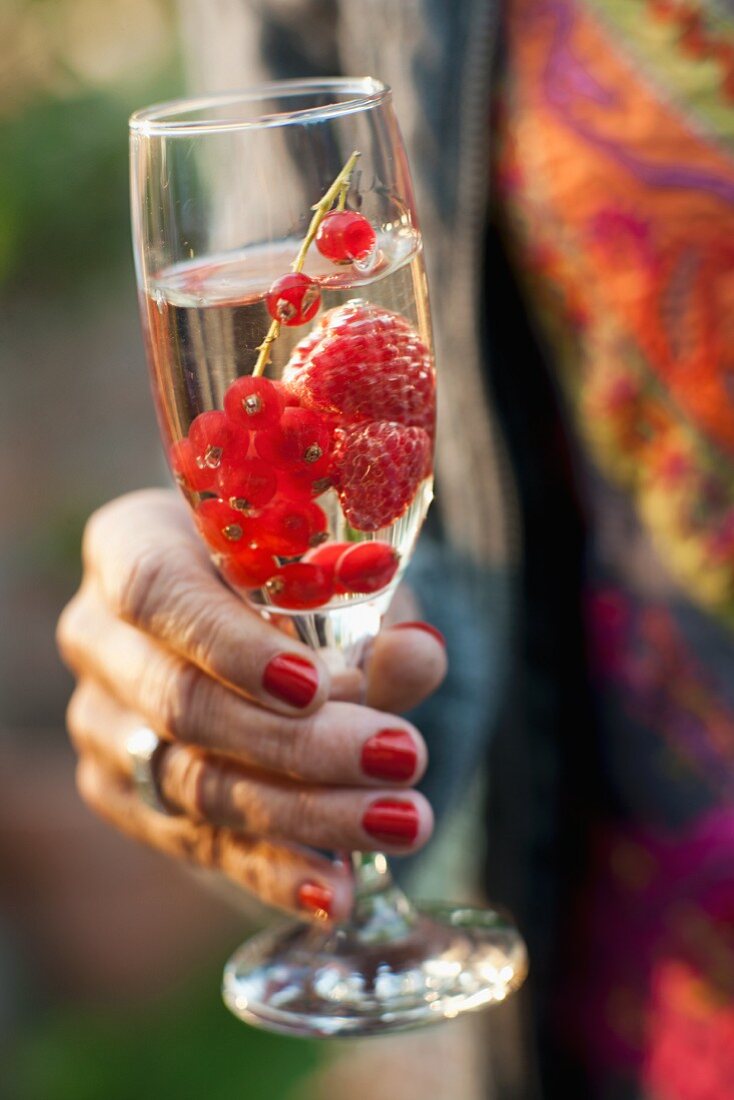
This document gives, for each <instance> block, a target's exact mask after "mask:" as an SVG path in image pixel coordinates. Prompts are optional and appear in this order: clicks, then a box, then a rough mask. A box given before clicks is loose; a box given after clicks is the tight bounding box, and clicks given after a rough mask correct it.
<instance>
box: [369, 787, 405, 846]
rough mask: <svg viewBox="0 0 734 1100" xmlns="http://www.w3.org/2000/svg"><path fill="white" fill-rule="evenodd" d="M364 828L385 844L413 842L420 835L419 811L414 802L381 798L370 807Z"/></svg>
mask: <svg viewBox="0 0 734 1100" xmlns="http://www.w3.org/2000/svg"><path fill="white" fill-rule="evenodd" d="M362 828H363V829H364V831H365V832H366V833H369V834H370V836H371V837H374V838H375V840H379V841H382V842H383V843H385V844H412V843H413V842H414V841H415V838H416V837H417V836H418V811H417V810H416V808H415V806H414V805H413V803H412V802H398V801H397V800H393V799H391V798H381V799H379V801H377V802H373V803H372V805H371V806H370V807H369V808H368V810H367V812H366V814H365V815H364V817H363V818H362Z"/></svg>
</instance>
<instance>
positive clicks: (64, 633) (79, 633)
mask: <svg viewBox="0 0 734 1100" xmlns="http://www.w3.org/2000/svg"><path fill="white" fill-rule="evenodd" d="M83 610H84V603H83V598H82V595H81V592H77V593H76V594H75V595H74V596H73V597H72V598H71V599H70V600H69V602H68V603H67V605H66V607H65V608H64V610H63V611H62V612H61V614H60V615H59V620H58V622H57V624H56V646H57V648H58V650H59V653H60V654H61V656H62V658H63V659H64V661H65V663H66V664H67V665H72V664H73V663H75V662H76V661H77V660H78V658H79V651H80V648H81V643H82V639H83V636H84V633H85V631H84V618H85V616H84V614H83Z"/></svg>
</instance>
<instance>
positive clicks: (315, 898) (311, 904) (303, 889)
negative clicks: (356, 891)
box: [298, 882, 334, 920]
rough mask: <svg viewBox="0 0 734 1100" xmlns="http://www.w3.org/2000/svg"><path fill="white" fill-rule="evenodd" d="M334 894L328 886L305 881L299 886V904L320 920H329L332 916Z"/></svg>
mask: <svg viewBox="0 0 734 1100" xmlns="http://www.w3.org/2000/svg"><path fill="white" fill-rule="evenodd" d="M333 901H334V895H333V894H332V892H331V890H330V889H329V887H328V886H320V885H319V883H318V882H303V883H301V885H300V886H299V887H298V905H299V906H300V908H301V909H305V910H306V911H307V912H308V913H310V914H311V915H312V916H315V917H318V919H319V920H327V919H328V918H329V917H330V916H331V906H332V903H333Z"/></svg>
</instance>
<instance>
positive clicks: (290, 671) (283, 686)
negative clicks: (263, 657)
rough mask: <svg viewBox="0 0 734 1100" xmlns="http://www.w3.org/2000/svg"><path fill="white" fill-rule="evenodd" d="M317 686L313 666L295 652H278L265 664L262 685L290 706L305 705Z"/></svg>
mask: <svg viewBox="0 0 734 1100" xmlns="http://www.w3.org/2000/svg"><path fill="white" fill-rule="evenodd" d="M318 686H319V674H318V672H317V671H316V668H315V666H314V665H312V664H311V662H310V661H307V660H306V658H305V657H298V656H296V654H295V653H280V654H278V656H277V657H273V659H272V660H271V661H269V662H268V664H267V665H266V666H265V672H264V674H263V687H264V688H265V690H266V691H267V692H269V693H270V694H271V695H274V696H275V698H276V699H282V701H283V702H284V703H289V704H290V705H291V706H292V707H307V706H308V704H309V703H310V702H311V700H312V699H313V697H314V695H315V694H316V689H317V688H318Z"/></svg>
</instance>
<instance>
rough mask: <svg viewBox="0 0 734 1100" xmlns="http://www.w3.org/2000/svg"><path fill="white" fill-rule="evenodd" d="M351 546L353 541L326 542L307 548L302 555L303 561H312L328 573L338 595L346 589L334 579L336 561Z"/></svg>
mask: <svg viewBox="0 0 734 1100" xmlns="http://www.w3.org/2000/svg"><path fill="white" fill-rule="evenodd" d="M353 546H354V543H353V542H327V543H325V544H324V545H323V546H317V547H316V549H315V550H309V552H308V553H307V554H304V556H303V560H304V561H307V562H313V564H314V565H318V566H320V567H321V568H322V569H323V570H324V572H325V573H327V574H328V575H329V577H330V579H331V581H332V583H333V585H334V592H335V594H336V595H338V596H341V595H343V594H344V593H345V592H346V589H345V588H342V586H341V585H340V584H339V582H338V581H337V580H336V576H335V574H336V563H337V562H338V561H339V558H340V557H341V556H342V554H344V553H345V551H347V550H351V548H352V547H353Z"/></svg>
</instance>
